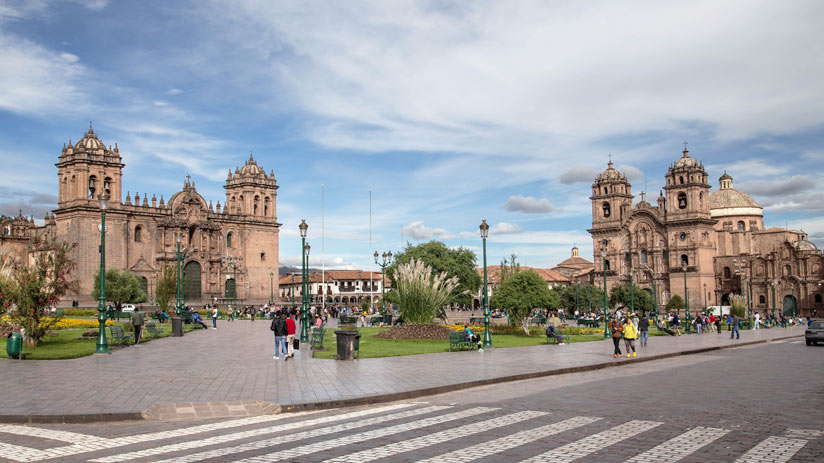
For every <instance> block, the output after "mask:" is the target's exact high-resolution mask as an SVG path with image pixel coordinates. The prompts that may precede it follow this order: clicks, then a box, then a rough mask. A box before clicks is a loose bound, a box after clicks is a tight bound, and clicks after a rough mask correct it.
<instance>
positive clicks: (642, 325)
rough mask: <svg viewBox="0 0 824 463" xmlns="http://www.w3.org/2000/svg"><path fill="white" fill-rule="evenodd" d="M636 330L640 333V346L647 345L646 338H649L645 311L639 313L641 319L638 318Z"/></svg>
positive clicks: (647, 319)
mask: <svg viewBox="0 0 824 463" xmlns="http://www.w3.org/2000/svg"><path fill="white" fill-rule="evenodd" d="M638 332H639V333H640V338H639V339H640V340H639V344H640V345H641V347H647V340H648V339H649V318H647V313H646V312H642V313H641V319H640V320H638Z"/></svg>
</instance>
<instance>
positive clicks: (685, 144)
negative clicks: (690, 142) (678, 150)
mask: <svg viewBox="0 0 824 463" xmlns="http://www.w3.org/2000/svg"><path fill="white" fill-rule="evenodd" d="M686 150H687V140H684V151H686Z"/></svg>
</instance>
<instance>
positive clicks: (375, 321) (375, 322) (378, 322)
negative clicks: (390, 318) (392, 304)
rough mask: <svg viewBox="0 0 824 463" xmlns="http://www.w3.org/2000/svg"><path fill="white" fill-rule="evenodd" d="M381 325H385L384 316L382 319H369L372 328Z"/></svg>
mask: <svg viewBox="0 0 824 463" xmlns="http://www.w3.org/2000/svg"><path fill="white" fill-rule="evenodd" d="M381 323H383V317H382V316H381V317H371V318H369V324H370V325H371V326H375V325H380V324H381Z"/></svg>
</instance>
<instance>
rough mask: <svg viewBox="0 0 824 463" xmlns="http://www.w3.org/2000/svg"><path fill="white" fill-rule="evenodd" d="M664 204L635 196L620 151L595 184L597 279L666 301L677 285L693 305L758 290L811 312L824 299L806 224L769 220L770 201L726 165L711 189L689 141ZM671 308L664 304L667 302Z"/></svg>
mask: <svg viewBox="0 0 824 463" xmlns="http://www.w3.org/2000/svg"><path fill="white" fill-rule="evenodd" d="M665 180H666V181H665V186H664V188H663V190H662V191H661V192H660V193H659V196H658V198H657V201H656V204H655V205H652V204H650V203H649V202H647V201H646V198H645V197H644V196H645V195H643V194H642V198H641V201H640V202H638V203H637V204H635V205H633V198H634V196H633V195H632V186H631V185H630V183H629V182H628V181H627V178H626V176H625V175H624V174H622V173H621V172H619V171H618V170H617V169H615V168H614V167H613V164H612V161H610V162H609V163H608V166H607V169H606V170H604V171H603V172H602V173H601V174H599V175H598V177H597V178H596V179H595V182H594V183H593V184H592V196H590V200H591V201H592V228H591V229H589V230H588V231H589V233H590V234H591V236H592V240H593V250H594V256H593V257H594V264H595V274H596V277H595V278H594V279H595V281H598V280H600V279H601V278H602V276H603V275H604V272H606V282H607V287H608V288H611V287H612V286H613V285H615V284H616V283H629V281H630V274H632V279H633V283H634V284H635V285H636V286H639V287H641V288H643V289H644V290H646V291H648V292H650V294H651V295H653V296H654V297H655V300H657V302H658V305H659V307H663V306H664V305H665V304H666V303H667V302H668V301H669V299H670V298H671V297H672V296H673V295H676V294H677V295H679V296H681V297H682V298H685V299H686V300H687V301H688V303H689V308H690V312H691V313H693V314H694V313H696V311H700V310H701V309H703V308H704V307H705V306H713V305H714V306H718V305H728V304H729V298H730V296H731V295H733V294H740V295H743V296H744V297H745V298H746V297H749V300H750V301H751V302H750V306H751V308H752V310H757V311H759V312H761V313H762V314H763V313H767V312H771V311H772V310H773V309H774V308H775V309H776V310H777V311H780V310H783V311H784V312H785V313H787V314H792V313H795V314H797V315H809V314H812V313H813V312H814V311H818V310H821V309H822V297H823V296H822V295H824V286H823V285H824V256H822V253H821V251H820V250H818V249H817V248H816V246H815V245H814V244H813V243H812V242H810V241H809V240H808V239H807V234H806V233H804V232H803V231H796V230H788V229H783V228H769V229H765V227H764V223H763V216H764V214H763V208H762V207H761V206H760V205H759V204H758V203H757V202H756V201H755V200H753V199H752V198H751V197H750V196H749V195H747V194H746V193H744V192H742V191H738V190H735V189H734V188H733V181H732V180H733V179H732V177H731V176H730V175H729V174H727V173H726V172H724V175H722V176H721V178H720V179H719V183H720V185H719V186H720V188H719V189H718V190H717V191H715V192H710V189H711V186H710V184H709V177H708V175H707V172H706V170H705V169H704V166H703V164H702V163H700V162H698V161H697V160H696V159H694V158H692V157H691V156H690V155H689V151H688V150H687V149H686V147H685V148H684V151H683V152H682V156H681V158H680V159H678V160H677V161H676V162H674V163H673V164H672V165H671V166H670V168H669V170H668V171H667V174H666V177H665ZM661 310H665V309H661Z"/></svg>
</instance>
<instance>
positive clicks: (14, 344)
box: [6, 333, 23, 360]
mask: <svg viewBox="0 0 824 463" xmlns="http://www.w3.org/2000/svg"><path fill="white" fill-rule="evenodd" d="M6 355H8V356H9V358H10V359H12V358H15V357H17V359H18V360H20V359H22V358H23V336H20V333H11V334H9V338H8V339H7V340H6Z"/></svg>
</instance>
